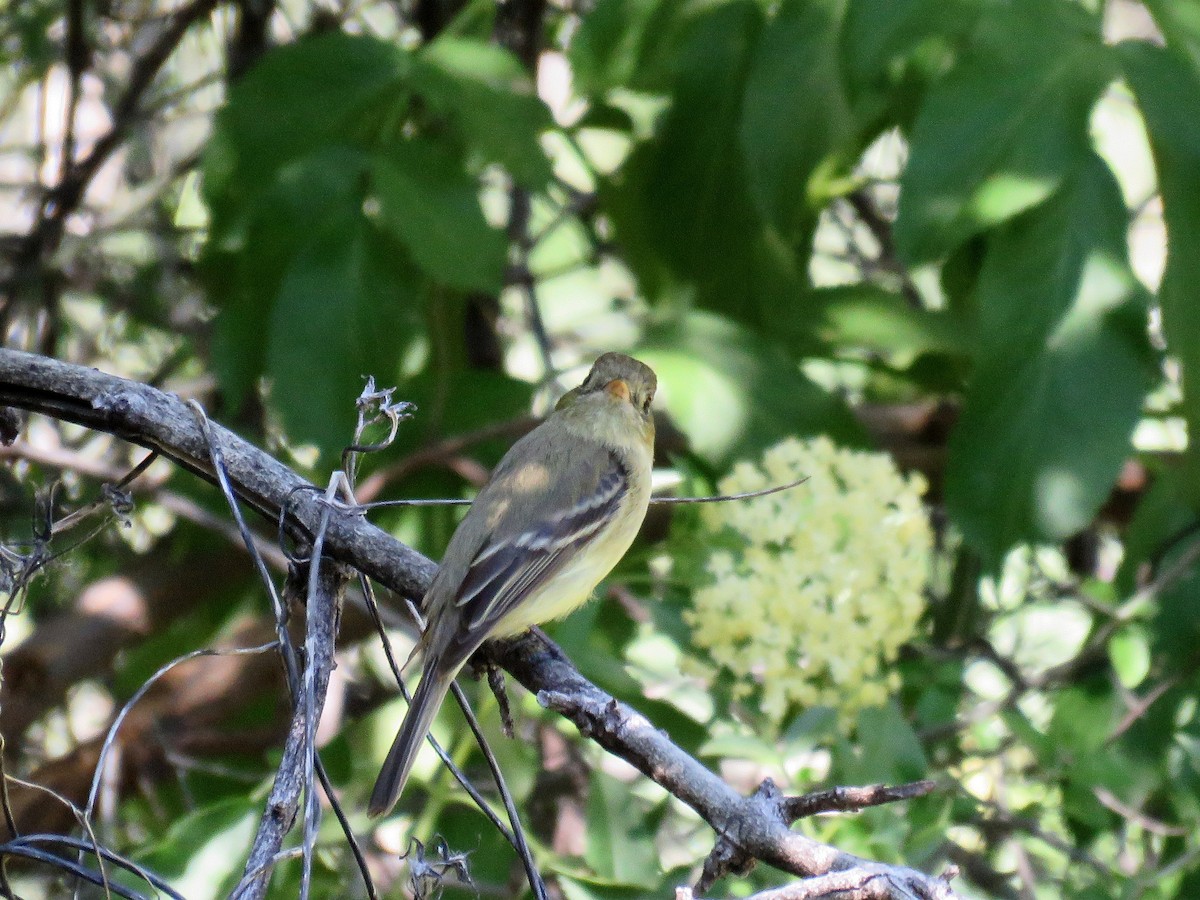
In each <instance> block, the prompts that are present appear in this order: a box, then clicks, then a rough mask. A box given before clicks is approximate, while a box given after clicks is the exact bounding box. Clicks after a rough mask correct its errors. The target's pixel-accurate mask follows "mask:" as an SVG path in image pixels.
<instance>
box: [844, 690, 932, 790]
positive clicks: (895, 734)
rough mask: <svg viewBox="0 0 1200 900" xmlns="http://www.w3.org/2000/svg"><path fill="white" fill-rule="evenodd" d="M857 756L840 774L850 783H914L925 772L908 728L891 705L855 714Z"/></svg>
mask: <svg viewBox="0 0 1200 900" xmlns="http://www.w3.org/2000/svg"><path fill="white" fill-rule="evenodd" d="M858 746H859V751H860V756H859V758H858V759H857V760H856V762H855V763H854V764H853V765H851V766H850V767H849V768H848V769H846V770H843V774H845V775H848V776H849V778H850V779H851V780H852V781H857V782H859V783H862V784H867V783H870V782H873V781H914V780H916V779H918V778H923V777H924V776H925V774H926V773H927V772H928V771H929V762H928V760H926V759H925V752H924V751H923V750H922V749H921V742H920V741H919V740H918V739H917V735H916V732H914V731H913V728H912V725H910V724H909V723H908V721H907V720H906V719H905V718H904V716H903V715H901V713H900V710H899V708H898V707H897V706H896V705H895V704H894V703H889V704H888V705H887V706H883V707H878V708H872V709H864V710H862V712H860V713H859V714H858Z"/></svg>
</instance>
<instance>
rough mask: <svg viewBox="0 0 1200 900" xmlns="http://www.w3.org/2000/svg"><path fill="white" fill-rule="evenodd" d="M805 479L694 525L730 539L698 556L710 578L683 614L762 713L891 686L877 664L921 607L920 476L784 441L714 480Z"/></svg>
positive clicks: (875, 696)
mask: <svg viewBox="0 0 1200 900" xmlns="http://www.w3.org/2000/svg"><path fill="white" fill-rule="evenodd" d="M805 476H807V477H808V480H807V481H805V482H804V483H803V484H802V485H800V486H798V487H795V488H792V489H790V490H786V491H781V492H779V493H776V494H771V495H768V496H766V497H760V498H756V499H753V500H737V501H731V502H727V503H714V504H709V505H708V506H706V507H705V509H704V512H703V513H702V515H703V519H702V521H703V524H704V527H705V529H706V530H708V531H710V532H712V533H713V534H718V533H720V532H722V531H723V530H724V529H726V528H730V529H732V530H733V531H734V532H735V533H736V535H737V536H738V537H739V541H738V543H739V544H740V550H736V551H729V550H716V551H714V552H712V553H711V554H710V555H709V557H708V562H707V565H706V569H707V572H708V574H709V575H710V576H711V582H710V583H709V584H708V585H707V586H705V587H703V588H700V589H699V590H697V591H695V593H694V596H693V608H692V609H691V610H689V611H688V612H687V613H685V616H686V620H687V622H688V624H689V625H690V626H691V628H692V637H693V641H694V642H695V644H696V645H697V646H699V647H701V648H704V649H706V650H707V651H708V652H709V653H710V654H711V658H712V661H713V662H714V663H715V664H716V665H718V666H720V667H723V668H725V669H728V670H729V671H730V672H732V673H733V674H734V675H735V676H738V678H739V680H740V683H741V686H740V688H739V690H740V691H741V693H742V694H749V693H751V692H752V691H753V689H754V684H755V683H757V685H758V687H759V688H760V690H761V709H762V711H763V712H764V713H765V714H766V715H767V716H768V717H769V718H770V719H772V720H774V721H775V722H780V721H781V720H782V719H783V717H784V716H785V714H786V713H787V712H788V710H789V709H790V708H792V707H794V706H798V707H801V708H809V707H812V706H828V707H831V708H833V709H835V710H837V711H838V713H839V716H841V717H842V718H843V721H849V720H851V719H852V717H853V716H854V715H855V714H856V713H857V712H858V711H859V710H861V709H863V708H866V707H871V706H878V705H881V704H882V703H883V702H884V701H885V700H886V699H887V697H888V694H889V693H890V692H891V691H893V690H895V689H896V687H897V681H898V679H897V677H896V675H895V673H894V672H890V673H886V674H885V670H886V669H887V666H888V664H889V663H890V662H892V661H893V660H895V658H896V653H897V651H898V650H899V648H900V645H901V644H903V643H904V642H905V641H907V640H908V639H909V638H910V637H912V635H913V633H914V631H915V629H916V625H917V620H918V618H919V617H920V615H921V612H922V609H923V607H924V600H923V596H922V590H923V588H924V587H925V583H926V580H927V577H928V571H929V564H930V553H931V549H932V543H933V538H932V534H931V531H930V527H929V521H928V519H927V518H926V515H925V511H924V509H923V508H922V505H921V495H922V494H923V493H924V491H925V482H924V479H922V478H921V477H920V476H919V475H911V476H909V477H907V478H905V477H904V476H902V475H901V474H900V473H899V472H897V471H896V468H895V466H894V465H893V463H892V461H891V458H890V457H888V456H886V455H884V454H881V453H862V452H856V451H851V450H845V449H842V448H839V447H837V446H835V445H834V444H833V443H832V442H831V441H830V440H828V439H827V438H824V437H820V438H816V439H815V440H808V441H800V440H797V439H795V438H788V439H787V440H785V441H783V442H782V443H780V444H777V445H776V446H774V447H772V448H771V449H770V450H768V451H767V452H766V453H765V454H764V456H763V460H762V466H761V468H760V467H758V466H755V465H752V464H750V463H744V462H743V463H739V464H738V465H737V466H736V467H735V468H734V470H733V472H732V473H731V474H730V475H728V476H727V477H726V478H724V479H723V480H722V481H721V483H720V490H721V493H724V494H732V493H739V492H743V491H753V490H758V489H760V488H765V487H770V486H773V485H779V484H786V483H787V482H789V481H795V480H796V479H797V478H802V477H805Z"/></svg>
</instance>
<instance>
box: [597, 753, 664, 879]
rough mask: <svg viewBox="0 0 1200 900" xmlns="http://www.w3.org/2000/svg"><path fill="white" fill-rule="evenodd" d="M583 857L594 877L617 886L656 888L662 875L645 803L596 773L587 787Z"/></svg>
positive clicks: (618, 782)
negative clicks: (585, 839) (585, 838)
mask: <svg viewBox="0 0 1200 900" xmlns="http://www.w3.org/2000/svg"><path fill="white" fill-rule="evenodd" d="M584 858H585V859H586V860H587V863H588V865H589V866H591V868H592V870H593V871H594V872H595V873H596V875H597V876H599V877H600V878H601V879H604V880H606V881H609V882H613V883H616V884H624V885H640V886H643V887H646V888H650V887H656V886H657V885H658V882H659V878H660V875H661V873H660V870H659V865H658V854H657V852H656V851H655V848H654V834H653V831H652V830H651V829H650V828H649V827H648V823H647V821H646V812H645V803H644V801H642V800H640V799H639V798H637V797H636V796H635V795H634V793H633V791H632V790H631V787H630V785H628V784H625V783H624V782H621V781H617V779H615V778H613V777H612V776H611V775H606V774H605V773H603V772H599V771H596V772H593V773H592V777H591V781H590V782H589V787H588V799H587V850H586V851H585V853H584Z"/></svg>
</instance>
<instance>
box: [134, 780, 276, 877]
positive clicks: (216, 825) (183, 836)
mask: <svg viewBox="0 0 1200 900" xmlns="http://www.w3.org/2000/svg"><path fill="white" fill-rule="evenodd" d="M261 815H262V809H261V802H252V801H251V799H250V798H249V797H247V796H242V797H235V798H231V799H228V800H222V801H220V802H218V803H213V804H209V805H207V806H203V807H201V808H199V809H197V810H195V811H194V812H191V813H188V814H187V815H186V816H184V817H183V818H181V819H179V820H177V821H176V822H174V823H173V824H172V825H171V827H170V828H169V829H167V833H166V834H165V835H164V836H163V838H162V841H161V842H160V843H158V844H157V845H156V846H154V847H153V848H152V849H150V850H149V851H148V852H146V853H144V854H141V855H140V856H139V857H138V862H139V863H141V864H143V865H145V866H146V867H148V868H149V869H150V870H152V871H154V872H157V873H158V874H160V875H162V876H164V877H165V878H166V879H167V880H168V881H169V882H170V884H171V886H172V887H173V888H175V889H176V890H177V891H179V892H180V893H181V894H183V895H185V896H187V897H194V898H196V900H206V898H216V897H224V896H227V895H228V893H229V891H230V890H231V889H232V888H233V887H234V885H235V884H236V883H237V879H238V877H239V876H240V875H241V871H242V866H243V865H244V864H245V854H246V848H247V847H248V846H249V844H250V841H251V840H252V839H253V837H254V829H255V827H256V826H257V825H258V820H259V817H260V816H261Z"/></svg>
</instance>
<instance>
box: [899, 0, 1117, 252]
mask: <svg viewBox="0 0 1200 900" xmlns="http://www.w3.org/2000/svg"><path fill="white" fill-rule="evenodd" d="M982 21H983V22H984V23H986V25H987V28H986V29H985V30H984V31H983V32H982V33H981V34H980V35H979V37H978V39H977V42H976V46H975V47H974V48H973V49H974V52H973V53H970V54H968V55H966V56H965V57H964V58H963V59H962V61H961V62H960V63H959V64H958V65H956V66H955V67H954V68H953V69H952V70H951V71H950V72H948V73H947V74H946V75H945V76H944V78H943V79H942V80H941V81H939V82H938V83H937V84H935V85H934V87H933V88H932V89H931V90H930V92H929V95H928V97H927V98H926V100H925V102H924V104H923V105H922V108H921V111H920V113H919V114H918V116H917V119H916V122H915V124H914V126H913V129H912V134H911V136H910V156H909V161H908V165H907V167H906V168H905V171H904V174H903V176H902V178H901V182H900V208H899V214H898V216H897V219H896V246H897V250H898V251H899V253H900V254H901V256H902V257H903V258H904V259H905V260H906V261H907V262H908V263H910V264H912V265H916V264H920V263H925V262H930V261H933V260H936V259H938V258H941V257H944V256H946V255H948V254H949V253H950V252H951V251H953V250H954V248H955V247H957V246H958V245H960V244H961V243H963V242H964V241H965V240H966V239H967V238H969V237H970V236H971V235H973V234H976V233H978V232H980V231H983V230H986V229H988V228H991V227H994V226H995V225H997V224H999V223H1001V222H1005V221H1007V220H1008V219H1011V218H1012V217H1013V216H1016V215H1018V214H1020V213H1021V212H1023V211H1024V210H1027V209H1029V208H1031V207H1033V206H1036V205H1037V204H1038V203H1041V202H1042V201H1043V200H1045V199H1046V198H1047V197H1049V196H1050V195H1051V194H1053V193H1054V191H1055V190H1057V189H1058V187H1059V185H1060V184H1062V182H1063V180H1064V178H1066V177H1067V175H1068V174H1069V173H1070V172H1071V171H1072V170H1073V169H1074V168H1075V167H1076V166H1077V165H1078V164H1079V160H1080V157H1081V155H1082V154H1083V153H1085V152H1087V150H1088V147H1089V141H1088V117H1089V114H1090V112H1091V108H1092V105H1093V104H1094V103H1095V101H1096V98H1097V97H1098V95H1099V93H1100V91H1101V90H1103V88H1104V87H1105V85H1106V84H1107V83H1108V82H1109V81H1110V80H1111V78H1112V74H1113V72H1112V66H1111V64H1110V55H1109V52H1108V50H1107V48H1105V47H1104V45H1103V42H1102V40H1101V37H1100V35H1099V33H1098V24H1097V22H1096V21H1095V18H1094V17H1093V16H1091V15H1090V14H1088V13H1086V12H1084V11H1083V10H1082V8H1081V7H1079V6H1077V5H1075V4H1073V3H1067V2H1052V3H1047V2H1045V0H1016V2H1014V3H1013V4H1011V6H1010V7H1008V8H1006V10H1005V11H1004V12H1001V11H999V10H997V11H995V12H993V13H992V14H991V15H989V16H987V17H985V18H984V19H983V20H982Z"/></svg>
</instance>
